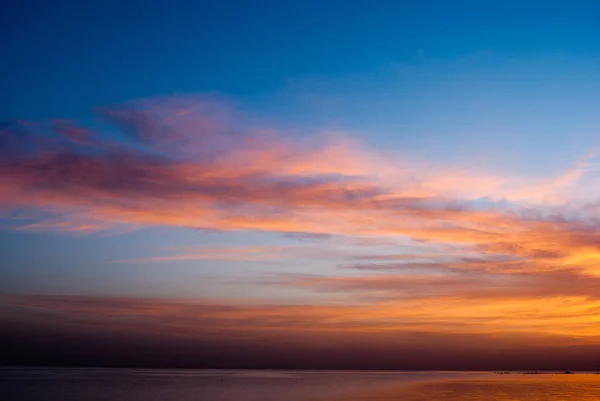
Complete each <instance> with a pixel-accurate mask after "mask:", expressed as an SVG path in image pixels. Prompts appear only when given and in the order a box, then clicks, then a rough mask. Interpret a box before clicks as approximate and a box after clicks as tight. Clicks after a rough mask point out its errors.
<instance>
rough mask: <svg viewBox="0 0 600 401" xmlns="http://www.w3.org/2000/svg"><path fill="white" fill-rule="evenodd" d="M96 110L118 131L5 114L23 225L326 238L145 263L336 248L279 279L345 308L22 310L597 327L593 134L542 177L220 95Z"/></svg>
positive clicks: (500, 328) (1, 133) (599, 233)
mask: <svg viewBox="0 0 600 401" xmlns="http://www.w3.org/2000/svg"><path fill="white" fill-rule="evenodd" d="M99 115H100V117H101V118H103V119H104V120H103V121H104V124H105V130H100V129H98V128H90V127H80V126H78V125H77V124H75V123H73V122H68V121H64V120H60V121H53V122H50V123H31V122H15V123H12V124H4V125H3V126H2V128H1V129H0V141H1V144H2V146H0V156H1V157H0V160H1V161H0V207H1V210H8V211H10V210H15V209H18V210H25V211H26V213H27V214H28V215H30V214H31V213H39V216H40V218H42V217H46V218H44V219H40V220H37V221H34V222H28V223H27V224H24V225H22V226H21V227H20V229H22V230H43V229H53V230H66V231H72V232H84V233H89V232H91V231H95V230H106V229H107V228H109V227H121V228H122V227H124V226H126V227H130V228H136V227H145V226H169V227H181V228H184V229H207V230H219V231H265V232H270V233H275V234H278V235H281V236H283V237H285V239H287V240H290V239H291V240H293V239H296V240H310V241H311V247H312V244H313V243H317V242H319V241H326V242H327V244H328V246H329V249H325V250H324V247H313V249H311V248H310V247H309V246H308V245H307V246H306V247H304V246H298V245H295V246H289V247H286V246H264V245H243V246H239V247H237V248H188V249H177V250H172V251H173V252H172V253H169V254H163V255H158V256H150V257H149V256H147V255H145V256H142V257H140V258H137V259H136V260H135V261H137V262H152V261H172V260H191V259H204V260H236V261H242V262H254V261H264V260H278V261H285V260H286V258H287V259H289V258H290V255H291V257H294V258H306V259H312V260H316V259H319V258H323V257H331V258H332V259H336V260H335V263H336V264H338V263H342V262H343V263H342V264H341V266H342V267H345V269H340V270H339V271H340V272H343V273H340V275H339V276H320V277H312V276H305V275H302V274H295V275H293V276H292V277H291V278H290V277H288V276H285V277H278V278H277V279H274V280H272V282H270V283H269V284H268V285H275V286H283V287H284V288H290V287H292V288H301V289H303V290H305V291H307V292H309V293H310V292H312V293H318V294H321V295H322V294H327V295H331V297H332V298H331V299H336V300H337V299H342V300H343V303H344V304H346V305H347V306H344V307H341V306H340V307H338V306H336V307H334V306H329V307H327V306H323V305H320V304H317V303H318V302H317V301H315V304H314V305H305V306H294V307H292V306H283V305H271V306H269V307H264V306H260V307H259V306H251V307H243V306H241V305H238V304H235V305H215V304H210V305H207V304H204V303H203V304H202V305H201V306H198V305H196V304H195V306H194V305H192V306H190V305H189V304H188V303H186V302H175V303H171V302H158V301H156V302H154V301H152V302H150V301H148V302H146V301H143V302H142V301H137V300H133V301H132V300H126V301H120V302H124V303H125V304H124V305H114V304H110V302H112V301H109V300H105V299H101V300H97V299H96V300H95V299H91V298H88V299H85V298H81V299H76V298H69V299H68V300H67V301H64V300H62V301H61V300H60V299H58V298H45V299H42V298H40V299H37V300H36V299H35V298H29V299H27V300H26V305H25V306H26V307H27V308H42V309H40V310H46V309H48V308H49V309H51V310H58V311H60V313H61V314H62V315H63V316H70V317H71V318H73V319H75V318H76V319H78V320H81V319H83V320H84V321H87V318H86V315H87V314H90V312H93V311H96V310H95V309H94V308H96V306H94V305H95V304H94V303H95V302H100V306H98V308H101V310H99V311H98V312H99V313H100V314H101V315H102V314H109V316H107V317H106V318H108V319H117V316H115V314H122V313H123V314H125V315H127V316H140V319H141V320H140V319H138V320H135V319H134V320H135V321H137V322H143V321H144V319H146V318H149V319H151V320H152V319H157V317H155V316H154V315H153V314H154V313H156V314H157V315H158V316H160V319H162V320H160V321H161V323H160V324H163V323H164V324H165V330H166V329H168V330H175V331H177V330H181V331H182V332H183V331H185V330H188V329H189V328H190V327H194V325H195V324H198V322H201V323H202V327H204V328H206V327H208V328H210V327H212V328H213V329H214V330H215V331H214V332H215V333H216V332H219V333H222V332H223V330H225V329H232V330H233V331H232V332H231V333H233V334H231V335H238V334H239V335H243V334H242V333H243V332H244V330H246V331H247V330H250V331H252V330H256V333H262V334H265V333H271V334H272V335H275V333H278V331H285V332H286V333H292V332H293V333H303V332H305V331H319V332H331V333H333V332H336V331H339V330H349V331H353V330H354V331H353V332H356V333H359V332H360V333H362V334H360V335H363V334H364V333H367V332H368V333H373V332H376V331H379V332H382V333H388V332H394V333H395V332H404V331H405V328H410V327H413V328H414V327H418V328H419V330H429V331H430V332H436V331H439V330H448V331H453V332H456V333H469V334H475V333H479V334H482V333H486V335H489V334H490V333H502V332H506V333H508V332H518V333H520V335H525V334H527V335H530V334H532V333H533V334H535V333H538V335H542V334H543V335H548V336H553V338H561V339H566V338H571V337H569V336H570V335H571V334H572V336H576V337H577V338H578V341H582V342H586V341H592V340H593V341H597V336H598V332H597V329H595V328H594V327H596V326H595V325H597V323H598V320H597V318H596V317H594V316H597V313H596V312H597V311H598V307H599V304H598V296H599V292H598V280H599V278H600V270H599V269H598V262H599V261H600V246H599V244H600V224H599V222H600V220H599V217H600V216H599V215H598V207H597V205H598V200H597V199H591V200H590V198H589V197H588V196H587V193H586V188H594V186H593V185H590V186H587V183H589V182H590V177H589V174H588V173H589V172H590V171H593V168H592V162H593V157H594V156H595V154H596V153H595V150H592V151H590V152H589V154H587V155H585V156H584V157H583V158H582V159H581V160H579V161H577V162H576V163H575V165H574V166H573V167H572V168H570V169H568V170H567V171H565V172H564V173H561V174H559V175H558V176H557V177H543V178H542V179H538V178H535V177H533V178H532V177H524V176H521V175H515V176H509V175H500V174H494V173H491V172H485V171H481V170H477V171H472V170H469V169H459V168H456V167H452V166H440V165H435V164H434V163H425V162H422V161H420V162H415V161H414V160H409V159H402V158H396V157H394V156H389V157H381V154H379V153H378V152H376V151H374V150H369V147H368V146H363V145H362V144H361V143H360V141H358V140H356V139H353V138H351V137H350V136H349V135H345V134H342V133H317V134H314V135H310V136H300V135H298V134H296V133H293V132H289V131H282V130H278V129H276V128H273V127H268V126H265V125H264V124H259V123H257V122H256V121H255V120H253V119H252V118H250V117H249V116H246V115H242V114H241V113H240V112H238V111H236V110H235V109H234V108H232V107H231V106H230V105H228V104H227V103H225V102H222V101H217V100H214V99H208V98H193V97H189V98H179V97H175V98H163V99H148V100H145V101H141V102H133V103H130V104H126V105H121V106H118V107H109V108H105V109H102V110H100V111H99ZM592 194H593V191H592ZM48 215H50V216H51V217H50V218H47V216H48ZM349 248H352V249H349ZM318 299H322V298H318ZM32 302H33V303H34V305H32V304H31V303H32ZM57 302H58V304H57ZM71 303H72V305H71ZM38 304H39V305H38ZM36 305H37V306H36ZM73 308H74V309H73ZM594 313H596V314H595V315H594ZM179 314H183V315H184V316H186V319H189V321H188V320H185V322H183V323H181V324H182V327H179V326H177V327H179V328H172V327H171V326H170V323H169V319H170V318H169V316H177V315H179ZM115 324H116V323H115ZM119 324H123V325H126V324H129V323H126V322H121V321H120V322H119ZM136 324H137V323H136ZM139 324H142V323H139ZM178 324H179V323H178ZM242 327H243V330H242V329H241V328H242ZM184 329H185V330H184ZM206 330H208V331H205V332H204V333H206V332H209V331H210V330H209V329H206ZM569 333H571V334H569ZM262 334H261V335H262ZM257 335H258V334H257ZM357 335H358V334H357ZM298 337H301V335H300V334H298Z"/></svg>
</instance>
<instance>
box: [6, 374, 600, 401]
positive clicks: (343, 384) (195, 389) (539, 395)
mask: <svg viewBox="0 0 600 401" xmlns="http://www.w3.org/2000/svg"><path fill="white" fill-rule="evenodd" d="M0 399H1V400H3V401H13V400H29V401H59V400H60V401H71V400H73V401H75V400H77V401H129V400H144V401H166V400H168V401H175V400H176V401H192V400H199V401H204V400H207V401H208V400H210V401H275V400H277V401H304V400H307V401H341V400H352V401H361V400H363V401H368V400H379V401H382V400H386V401H392V400H398V401H421V400H422V401H425V400H428V401H435V400H440V401H441V400H448V401H451V400H465V401H466V400H474V401H478V400H489V401H493V400H498V401H501V400H506V401H508V400H511V401H517V400H523V401H525V400H527V401H536V400H544V401H551V400H561V401H568V400H577V401H581V400H584V401H585V400H600V375H591V374H575V375H562V374H556V375H550V374H548V375H545V374H544V375H516V374H512V375H495V374H492V373H481V372H460V373H458V372H339V371H246V370H229V371H223V370H148V369H80V368H72V369H58V368H57V369H46V368H44V369H42V368H39V369H8V368H5V369H0Z"/></svg>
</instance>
